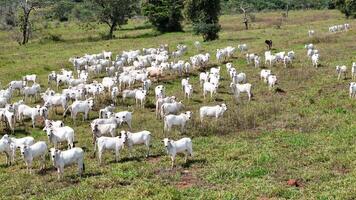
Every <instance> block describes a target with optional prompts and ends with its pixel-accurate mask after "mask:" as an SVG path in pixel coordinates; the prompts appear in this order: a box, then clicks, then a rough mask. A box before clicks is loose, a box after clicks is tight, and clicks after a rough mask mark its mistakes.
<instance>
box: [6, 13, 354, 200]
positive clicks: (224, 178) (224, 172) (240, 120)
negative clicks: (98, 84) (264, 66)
mask: <svg viewBox="0 0 356 200" xmlns="http://www.w3.org/2000/svg"><path fill="white" fill-rule="evenodd" d="M279 16H280V14H279V13H260V14H256V19H255V22H253V24H252V27H251V29H250V30H248V31H245V30H243V24H242V23H241V16H222V17H221V20H220V21H221V25H222V32H220V39H219V40H217V41H213V42H207V43H202V52H204V53H205V52H209V53H210V54H211V61H210V65H209V66H210V67H212V66H221V69H222V70H221V75H222V81H221V86H220V87H219V90H218V94H217V96H216V97H215V98H214V99H210V98H207V99H206V100H204V99H203V95H202V91H201V88H200V87H199V83H198V82H199V73H200V72H199V71H193V72H192V74H191V75H190V78H191V84H193V87H194V94H193V98H192V100H191V101H190V102H188V101H186V100H184V96H183V93H182V91H181V85H180V80H181V78H179V77H178V76H177V75H167V76H165V77H164V78H163V79H162V80H161V81H160V83H154V86H156V85H158V84H163V85H165V86H166V93H167V95H169V96H171V95H175V96H177V97H178V99H181V100H183V102H184V104H185V105H186V107H185V110H187V111H192V112H193V118H194V119H193V121H191V122H190V123H189V124H188V128H187V132H186V133H185V134H181V133H180V132H179V131H178V130H177V129H175V130H174V131H173V132H171V133H169V136H170V137H171V138H173V139H179V138H181V137H183V136H187V137H191V138H192V140H193V150H194V156H193V158H190V159H189V161H188V163H187V164H184V159H183V157H181V156H179V157H178V159H177V163H176V167H175V168H174V169H173V170H171V169H170V158H169V157H168V156H167V155H166V151H165V148H164V146H163V143H162V141H161V140H162V139H163V137H164V134H163V131H162V130H163V123H162V121H160V120H157V119H156V118H155V108H154V96H153V95H152V93H153V91H151V93H150V95H149V98H148V100H147V102H146V108H144V109H141V108H139V107H136V106H135V102H134V101H133V100H132V101H131V100H130V101H128V102H125V103H121V101H120V99H119V105H118V106H117V111H123V110H129V111H132V112H133V123H132V125H133V131H141V130H149V131H151V132H152V136H153V137H152V138H153V139H152V141H153V142H152V150H151V152H152V155H151V156H150V157H149V158H147V159H146V158H145V148H144V147H143V146H139V147H135V148H134V152H133V157H132V158H129V156H128V151H127V149H124V150H123V151H121V154H120V161H119V162H118V163H115V162H114V156H113V154H112V153H106V154H105V159H104V160H105V164H104V165H103V166H100V165H99V164H98V160H97V158H95V157H93V144H92V139H91V130H90V127H89V123H90V121H91V120H93V119H95V118H97V117H98V110H99V109H100V108H103V107H105V106H104V105H108V104H109V102H108V100H107V99H106V98H101V99H100V100H98V101H96V104H95V109H94V111H93V112H91V113H90V116H89V117H90V120H89V121H85V122H82V121H81V117H79V118H78V119H79V120H78V121H77V122H76V124H75V125H74V124H73V122H72V120H71V119H70V118H69V117H67V118H65V119H64V123H65V124H66V125H68V126H70V127H72V128H73V129H74V130H75V135H76V136H75V140H76V142H77V143H76V146H78V147H82V148H83V149H84V151H85V164H86V171H85V173H84V175H83V177H81V178H80V177H79V176H77V174H76V167H70V168H66V170H65V177H64V179H63V180H60V181H58V180H57V175H56V170H55V168H54V167H53V166H52V162H50V161H49V158H47V163H46V170H44V171H39V170H38V169H39V163H38V162H37V161H36V162H35V165H34V171H35V173H33V174H32V175H29V174H27V173H26V167H25V165H24V162H23V160H22V159H21V157H20V155H19V153H18V154H17V157H16V159H17V162H16V164H15V165H13V166H9V167H8V166H6V165H4V163H5V156H4V155H3V154H2V155H1V156H0V164H1V165H0V182H1V183H3V184H2V185H1V187H0V192H1V198H2V199H45V198H46V199H114V198H115V199H117V198H118V199H355V198H356V168H355V166H356V137H355V134H356V123H355V119H356V113H355V108H356V102H355V99H350V98H349V96H348V95H349V93H348V91H349V83H350V82H352V80H351V73H350V69H351V63H352V62H356V30H355V29H356V22H355V21H354V20H353V21H352V20H346V19H345V18H344V17H343V15H342V14H340V13H339V12H338V11H329V10H325V11H293V12H290V15H289V18H288V19H286V21H284V22H283V24H282V26H281V27H280V28H277V27H276V25H278V18H279ZM346 22H347V23H350V25H351V27H352V28H351V30H350V31H348V32H341V33H336V34H330V33H329V32H328V27H329V26H331V25H335V24H341V23H346ZM38 26H39V29H40V31H39V32H40V33H39V34H42V35H49V34H52V35H53V34H55V35H60V41H52V40H44V39H34V40H33V41H32V42H30V43H29V44H28V45H26V46H18V45H17V44H16V43H15V42H14V41H12V40H11V39H10V38H11V36H10V34H9V33H8V32H5V31H1V32H0V72H1V75H0V81H1V88H2V89H3V88H4V87H5V86H6V84H7V83H8V82H10V81H11V80H19V79H21V77H22V76H23V75H25V74H37V75H38V76H39V83H40V84H41V87H42V90H43V91H44V90H45V89H46V88H47V87H48V84H47V75H48V74H49V73H50V72H51V71H52V70H55V71H59V70H60V69H61V68H66V69H70V70H72V69H73V67H72V65H71V63H69V62H68V59H69V58H70V57H73V56H82V55H84V54H85V53H90V54H91V53H99V52H101V51H102V50H106V51H112V52H113V53H114V54H115V55H116V54H118V53H120V52H122V51H123V50H135V49H142V48H149V47H158V46H159V45H160V44H169V47H170V48H171V50H173V49H176V46H177V45H178V44H185V45H187V46H188V52H187V54H185V55H184V57H183V59H184V60H187V61H188V60H189V57H190V56H192V55H195V54H197V53H198V52H197V50H196V49H195V48H194V45H193V44H194V41H197V40H198V41H201V38H200V37H199V36H194V35H192V32H191V30H190V28H189V27H188V28H186V30H185V32H182V33H168V34H163V35H160V34H157V33H156V32H154V31H153V30H152V29H151V28H150V27H148V26H147V25H146V24H144V22H143V21H141V20H132V21H130V22H129V24H128V25H126V26H124V27H123V29H122V30H118V31H116V32H115V35H116V36H117V38H116V39H114V40H101V39H100V38H99V37H98V36H97V35H98V33H100V32H102V31H103V30H105V28H106V27H102V26H99V27H97V28H95V29H92V30H83V29H80V28H78V25H77V24H75V23H71V24H63V23H59V24H55V23H49V24H47V25H46V27H47V28H46V29H45V28H43V27H41V26H44V25H38ZM308 29H314V30H315V31H316V34H315V36H314V37H312V38H309V37H308V34H307V33H308ZM266 39H272V40H273V43H274V46H273V48H274V49H273V52H279V51H290V50H294V51H295V52H296V60H295V62H294V63H293V66H292V67H289V68H287V69H285V68H284V67H283V65H280V64H279V65H277V66H275V67H273V68H272V70H273V72H274V73H275V74H276V75H277V76H278V77H279V84H278V85H277V86H278V89H275V90H269V89H268V86H267V85H266V84H265V83H263V82H262V81H261V80H259V73H260V69H256V68H254V67H252V66H249V65H247V64H246V59H245V55H243V54H241V53H240V52H237V53H236V54H235V57H234V58H233V59H231V60H230V62H232V63H233V64H234V66H235V67H236V69H237V70H238V71H242V72H244V73H246V74H247V80H248V82H249V83H251V84H252V85H253V94H254V97H253V100H252V101H251V102H248V101H247V97H246V95H244V94H243V95H242V97H241V99H240V100H239V101H235V100H234V99H233V97H232V95H231V94H230V88H229V84H230V80H229V78H228V77H227V76H228V75H227V72H226V69H225V64H218V63H217V62H216V59H215V53H216V49H218V48H224V47H226V46H235V47H237V45H238V44H242V43H246V44H248V45H249V47H250V49H249V52H251V53H258V54H259V55H260V56H263V55H264V52H265V50H266V47H265V44H264V41H265V40H266ZM309 43H313V44H314V45H316V46H317V48H318V49H319V51H320V55H321V59H320V60H321V66H320V67H319V68H317V69H316V68H313V67H312V63H311V61H310V60H309V59H308V58H307V55H306V50H305V49H304V45H305V44H309ZM336 65H347V66H348V70H349V71H348V74H347V79H346V80H340V81H338V80H337V75H336V72H335V66H336ZM104 76H105V74H102V75H100V76H97V77H94V79H97V80H99V78H102V77H104ZM52 89H55V86H52ZM21 98H22V96H18V94H17V93H15V98H14V99H15V100H19V99H21ZM221 103H226V104H227V106H228V111H227V112H226V113H225V115H224V117H223V118H222V119H220V120H218V121H215V120H213V119H211V120H208V121H205V122H204V123H203V124H201V123H200V121H199V108H200V107H201V106H203V105H216V104H221ZM35 104H43V102H41V101H40V100H39V101H38V102H36V103H35ZM32 105H34V104H33V103H32ZM60 113H61V112H60ZM50 118H51V119H56V120H62V119H63V118H62V115H60V114H59V115H56V114H54V113H52V112H51V113H50ZM30 123H31V122H30V121H27V122H26V123H25V125H22V124H17V125H16V128H15V136H16V137H21V136H24V135H31V136H33V137H35V139H36V140H43V141H48V139H47V136H46V134H45V133H44V132H43V131H42V128H32V127H31V125H30ZM121 129H127V126H124V127H120V128H119V130H121ZM0 133H1V134H5V133H6V132H5V131H3V129H0ZM290 179H296V180H297V182H298V184H297V186H290V185H288V184H287V182H288V180H290Z"/></svg>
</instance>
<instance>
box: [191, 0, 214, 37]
mask: <svg viewBox="0 0 356 200" xmlns="http://www.w3.org/2000/svg"><path fill="white" fill-rule="evenodd" d="M185 16H186V18H187V20H189V21H191V22H192V23H193V30H194V32H195V33H196V34H200V35H202V36H203V39H204V41H209V40H215V39H218V38H219V35H218V32H219V31H220V25H219V16H220V0H186V1H185Z"/></svg>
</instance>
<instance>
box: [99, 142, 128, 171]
mask: <svg viewBox="0 0 356 200" xmlns="http://www.w3.org/2000/svg"><path fill="white" fill-rule="evenodd" d="M124 144H125V138H123V137H121V136H117V137H104V136H102V137H99V138H98V139H97V140H96V143H95V146H94V155H95V152H96V148H98V158H99V163H100V164H102V157H103V153H104V152H105V151H107V150H113V151H115V161H116V162H118V161H119V151H120V149H123V148H124Z"/></svg>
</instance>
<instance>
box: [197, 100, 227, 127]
mask: <svg viewBox="0 0 356 200" xmlns="http://www.w3.org/2000/svg"><path fill="white" fill-rule="evenodd" d="M226 110H227V106H226V104H224V103H223V104H221V105H217V106H203V107H201V108H200V109H199V113H200V121H201V122H202V123H203V120H204V117H215V119H216V120H217V119H218V118H219V117H222V116H223V115H224V113H225V111H226Z"/></svg>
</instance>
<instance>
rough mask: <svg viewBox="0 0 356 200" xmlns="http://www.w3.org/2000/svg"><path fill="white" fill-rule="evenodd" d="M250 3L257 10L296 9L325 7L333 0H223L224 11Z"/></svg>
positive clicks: (235, 9) (237, 8) (236, 8)
mask: <svg viewBox="0 0 356 200" xmlns="http://www.w3.org/2000/svg"><path fill="white" fill-rule="evenodd" d="M242 3H244V4H248V5H249V6H251V8H253V9H254V10H255V11H261V10H281V9H282V10H284V9H286V8H287V6H288V8H289V9H291V10H294V9H325V8H328V7H330V6H332V0H268V1H264V0H222V8H223V11H224V12H227V13H231V12H236V11H239V9H240V5H241V4H242Z"/></svg>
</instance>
